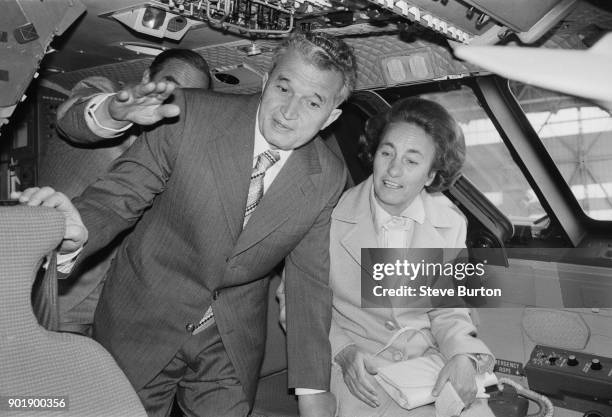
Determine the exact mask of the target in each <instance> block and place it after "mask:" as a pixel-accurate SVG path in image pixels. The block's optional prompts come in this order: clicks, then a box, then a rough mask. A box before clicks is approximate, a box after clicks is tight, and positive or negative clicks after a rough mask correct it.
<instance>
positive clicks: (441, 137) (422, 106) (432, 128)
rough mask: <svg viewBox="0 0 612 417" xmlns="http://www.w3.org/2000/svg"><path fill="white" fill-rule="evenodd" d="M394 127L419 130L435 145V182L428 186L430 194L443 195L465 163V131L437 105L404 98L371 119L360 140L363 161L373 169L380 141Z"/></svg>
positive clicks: (433, 167)
mask: <svg viewBox="0 0 612 417" xmlns="http://www.w3.org/2000/svg"><path fill="white" fill-rule="evenodd" d="M392 123H410V124H414V125H415V126H418V127H420V128H421V129H423V130H424V131H425V133H427V134H428V135H429V136H430V137H431V138H432V139H433V142H434V146H435V156H434V160H433V162H432V165H431V169H432V171H436V176H435V178H434V180H433V182H432V183H431V184H430V185H428V186H426V187H425V189H426V190H427V192H429V193H434V192H437V191H444V190H446V189H447V188H449V187H450V186H451V185H452V184H453V183H454V182H455V181H456V180H457V178H458V177H459V176H460V175H461V168H462V167H463V163H464V162H465V139H464V137H463V131H462V130H461V127H459V124H458V123H457V122H456V121H455V119H454V118H453V117H452V116H451V115H450V113H449V112H448V111H446V109H445V108H444V107H442V106H441V105H439V104H438V103H436V102H433V101H430V100H425V99H422V98H416V97H411V98H405V99H402V100H399V101H397V102H395V103H394V104H393V106H392V107H391V108H390V109H389V110H387V111H386V112H385V113H381V114H378V115H375V116H373V117H371V118H370V119H369V120H368V121H367V122H366V126H365V135H364V136H363V138H362V139H361V145H362V146H361V147H362V150H361V153H360V157H361V159H362V161H363V162H364V163H366V165H368V166H369V167H372V165H373V162H374V155H375V153H376V150H377V149H378V145H379V144H380V141H381V138H382V136H383V135H384V133H385V131H386V130H387V128H388V127H389V125H391V124H392Z"/></svg>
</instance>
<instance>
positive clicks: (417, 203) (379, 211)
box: [370, 184, 426, 231]
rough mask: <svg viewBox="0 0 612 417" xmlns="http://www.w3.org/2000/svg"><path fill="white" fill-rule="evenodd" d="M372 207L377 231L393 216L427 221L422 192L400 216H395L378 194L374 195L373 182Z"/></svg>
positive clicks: (420, 222) (371, 190) (371, 191)
mask: <svg viewBox="0 0 612 417" xmlns="http://www.w3.org/2000/svg"><path fill="white" fill-rule="evenodd" d="M422 192H426V191H422ZM370 209H371V212H372V221H373V223H374V227H375V228H376V231H380V230H381V228H382V227H383V225H385V224H387V223H388V222H389V221H390V220H391V219H392V218H393V217H405V218H409V219H412V220H414V221H415V222H417V223H419V224H423V222H424V221H425V206H424V204H423V197H422V196H421V194H420V193H419V194H418V195H417V196H416V197H415V199H414V200H413V201H412V203H410V205H409V206H408V207H406V209H404V211H402V213H401V214H400V215H399V216H393V215H391V214H389V212H387V211H386V210H385V209H384V208H383V207H382V206H381V205H380V203H379V202H378V200H376V196H375V195H374V184H372V188H371V189H370Z"/></svg>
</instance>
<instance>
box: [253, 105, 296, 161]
mask: <svg viewBox="0 0 612 417" xmlns="http://www.w3.org/2000/svg"><path fill="white" fill-rule="evenodd" d="M268 149H271V147H270V144H269V143H268V141H267V140H266V138H264V135H263V134H262V133H261V131H260V130H259V107H257V116H256V117H255V146H254V147H253V166H255V159H257V155H259V154H260V153H262V152H265V151H267V150H268ZM276 151H277V152H278V154H279V155H280V159H279V160H278V162H277V163H276V164H275V165H277V166H278V169H280V167H282V166H283V165H285V162H286V161H287V159H288V158H289V156H290V155H291V152H293V150H288V151H285V150H282V149H276Z"/></svg>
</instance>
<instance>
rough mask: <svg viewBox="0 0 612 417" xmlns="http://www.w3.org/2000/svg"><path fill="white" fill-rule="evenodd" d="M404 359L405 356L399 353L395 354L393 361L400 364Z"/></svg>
mask: <svg viewBox="0 0 612 417" xmlns="http://www.w3.org/2000/svg"><path fill="white" fill-rule="evenodd" d="M403 359H404V355H402V352H399V351H395V352H393V360H394V361H395V362H399V361H401V360H403Z"/></svg>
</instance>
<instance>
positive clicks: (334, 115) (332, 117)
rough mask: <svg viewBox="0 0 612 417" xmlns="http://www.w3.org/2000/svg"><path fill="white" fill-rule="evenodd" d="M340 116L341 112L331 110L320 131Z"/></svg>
mask: <svg viewBox="0 0 612 417" xmlns="http://www.w3.org/2000/svg"><path fill="white" fill-rule="evenodd" d="M341 114H342V110H340V109H333V110H332V112H331V113H330V114H329V117H328V118H327V120H326V121H325V123H323V127H321V130H323V129H325V128H326V127H327V126H329V125H330V124H332V123H333V122H335V121H336V119H337V118H338V117H340V115H341Z"/></svg>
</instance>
